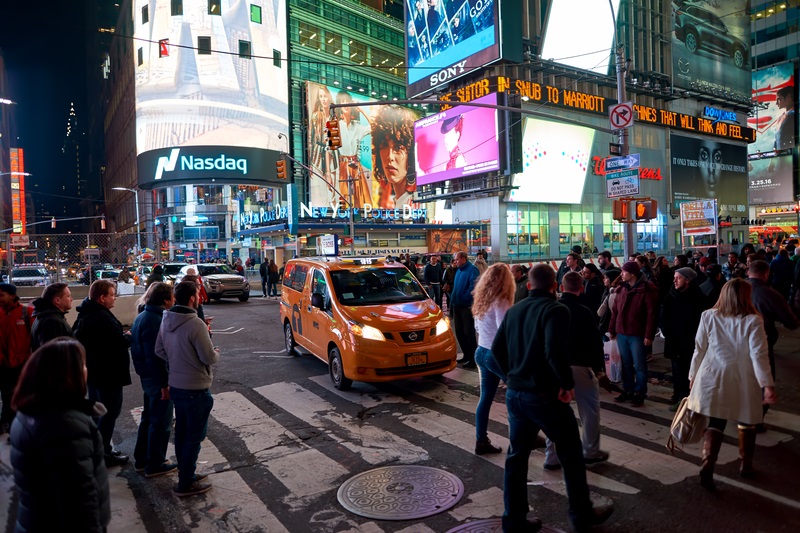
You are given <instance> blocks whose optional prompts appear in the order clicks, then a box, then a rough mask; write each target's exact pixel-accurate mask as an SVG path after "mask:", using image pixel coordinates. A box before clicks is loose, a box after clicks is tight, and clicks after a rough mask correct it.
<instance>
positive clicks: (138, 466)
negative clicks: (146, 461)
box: [133, 463, 147, 474]
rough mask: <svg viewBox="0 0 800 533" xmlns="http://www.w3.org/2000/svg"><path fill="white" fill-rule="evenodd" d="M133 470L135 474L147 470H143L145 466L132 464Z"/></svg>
mask: <svg viewBox="0 0 800 533" xmlns="http://www.w3.org/2000/svg"><path fill="white" fill-rule="evenodd" d="M133 470H134V471H135V472H136V473H137V474H142V473H144V471H145V470H147V468H145V466H144V465H143V464H141V463H133Z"/></svg>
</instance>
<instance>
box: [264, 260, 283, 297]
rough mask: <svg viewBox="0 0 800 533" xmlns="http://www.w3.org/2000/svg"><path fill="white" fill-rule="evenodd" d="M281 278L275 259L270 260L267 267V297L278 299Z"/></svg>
mask: <svg viewBox="0 0 800 533" xmlns="http://www.w3.org/2000/svg"><path fill="white" fill-rule="evenodd" d="M280 279H281V277H280V274H278V265H276V264H275V260H274V259H270V260H269V265H268V266H267V295H268V296H271V297H273V298H277V297H278V282H279V281H280Z"/></svg>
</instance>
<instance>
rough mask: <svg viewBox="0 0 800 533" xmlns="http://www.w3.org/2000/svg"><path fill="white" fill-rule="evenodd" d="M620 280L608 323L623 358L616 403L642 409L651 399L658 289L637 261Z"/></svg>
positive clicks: (632, 263) (632, 262)
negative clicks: (649, 360)
mask: <svg viewBox="0 0 800 533" xmlns="http://www.w3.org/2000/svg"><path fill="white" fill-rule="evenodd" d="M620 277H621V279H622V283H621V284H620V286H619V289H618V292H617V296H616V298H615V299H614V305H613V307H612V308H611V321H610V322H609V324H608V336H609V338H610V339H612V340H616V341H617V347H618V348H619V354H620V357H621V358H622V384H623V389H624V392H623V393H622V394H620V395H619V396H617V397H616V398H615V401H617V402H627V401H630V402H631V404H632V405H633V406H634V407H641V406H642V405H644V400H645V398H646V397H647V353H646V349H645V348H646V347H647V346H652V345H653V339H654V338H655V336H656V325H657V323H658V289H656V286H655V285H653V284H652V283H651V282H649V281H647V280H646V279H644V277H643V276H642V272H641V269H640V268H639V264H638V263H637V262H636V261H628V262H627V263H625V264H623V265H622V274H620Z"/></svg>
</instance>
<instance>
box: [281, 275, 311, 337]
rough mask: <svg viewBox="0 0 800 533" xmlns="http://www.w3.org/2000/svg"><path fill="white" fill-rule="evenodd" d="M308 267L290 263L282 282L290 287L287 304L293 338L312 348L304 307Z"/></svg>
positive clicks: (306, 295)
mask: <svg viewBox="0 0 800 533" xmlns="http://www.w3.org/2000/svg"><path fill="white" fill-rule="evenodd" d="M307 275H308V267H307V266H306V265H302V264H293V265H292V264H290V265H289V269H288V272H287V274H286V275H285V277H286V279H285V280H284V284H285V285H286V284H288V285H289V286H290V287H291V289H292V290H291V291H289V292H288V293H287V296H288V298H287V304H288V305H289V306H290V307H291V310H290V317H291V318H290V323H291V325H292V331H293V332H294V336H295V340H296V342H297V343H298V344H300V345H301V346H303V347H304V348H306V349H308V350H310V349H311V348H312V345H311V342H310V339H309V338H308V311H306V308H307V306H308V303H309V297H308V291H307V290H306V278H307Z"/></svg>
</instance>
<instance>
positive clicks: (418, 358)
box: [406, 352, 428, 366]
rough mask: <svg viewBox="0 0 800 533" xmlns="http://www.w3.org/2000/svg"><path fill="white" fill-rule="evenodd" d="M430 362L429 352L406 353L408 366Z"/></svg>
mask: <svg viewBox="0 0 800 533" xmlns="http://www.w3.org/2000/svg"><path fill="white" fill-rule="evenodd" d="M427 364H428V352H414V353H407V354H406V366H419V365H427Z"/></svg>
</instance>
